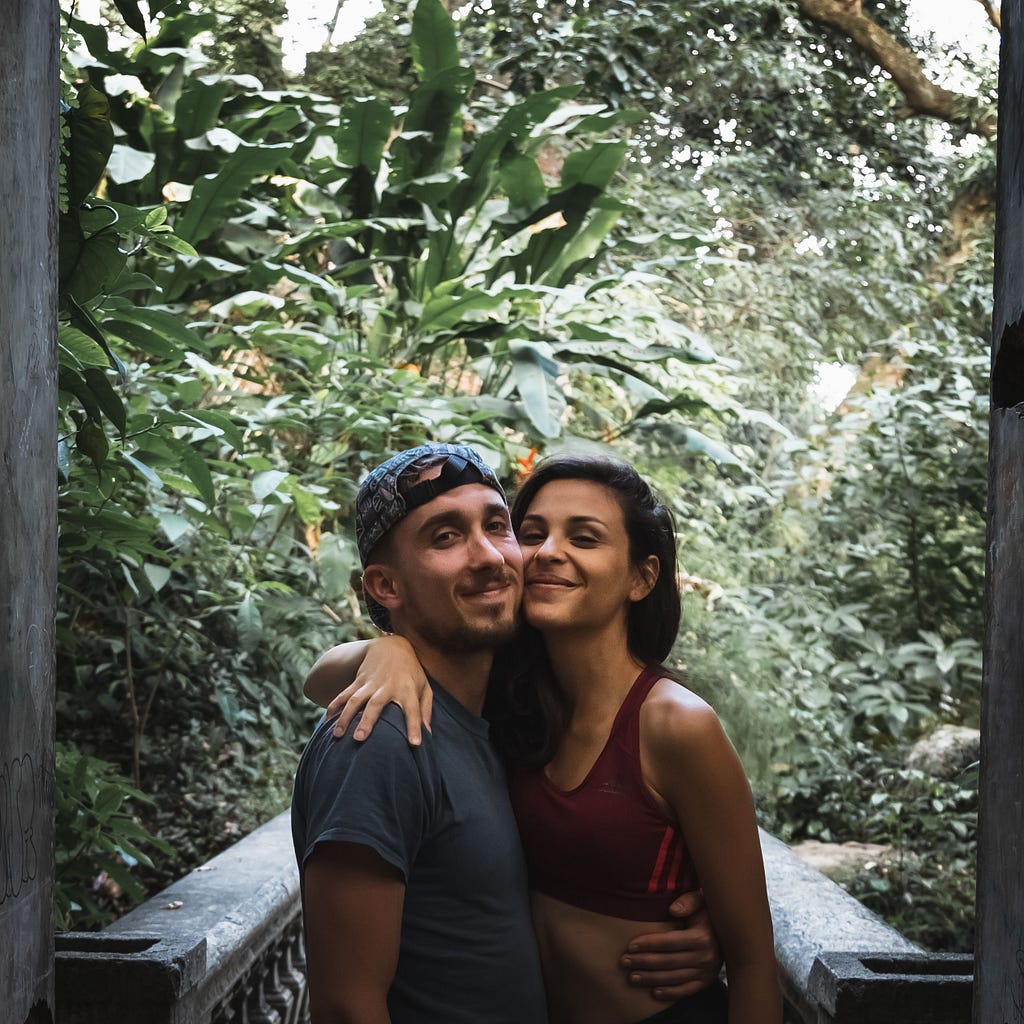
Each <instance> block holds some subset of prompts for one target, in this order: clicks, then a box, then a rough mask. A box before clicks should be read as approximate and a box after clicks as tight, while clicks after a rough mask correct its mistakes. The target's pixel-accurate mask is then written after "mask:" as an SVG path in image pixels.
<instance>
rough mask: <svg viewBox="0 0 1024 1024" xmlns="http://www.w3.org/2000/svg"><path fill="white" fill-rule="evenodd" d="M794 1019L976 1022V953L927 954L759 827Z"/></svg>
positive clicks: (815, 1023)
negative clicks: (973, 1003)
mask: <svg viewBox="0 0 1024 1024" xmlns="http://www.w3.org/2000/svg"><path fill="white" fill-rule="evenodd" d="M761 852H762V853H763V855H764V867H765V876H766V877H767V880H768V899H769V901H770V903H771V908H772V923H773V925H774V927H775V955H776V958H777V959H778V961H779V972H780V974H781V975H782V984H783V991H784V993H785V997H786V1013H787V1020H789V1021H791V1022H793V1024H797V1022H799V1024H970V1020H971V987H972V986H971V977H972V971H973V962H972V958H971V957H970V956H961V955H958V954H938V953H924V952H922V951H921V949H920V948H919V947H917V946H915V945H914V944H913V943H912V942H910V941H908V940H907V939H906V938H904V937H903V936H902V935H901V934H900V933H899V932H898V931H896V930H895V929H894V928H891V927H890V926H889V925H887V924H886V923H885V922H884V921H883V920H882V919H881V918H880V917H878V916H877V915H876V914H873V913H872V912H871V911H870V910H868V909H867V907H865V906H864V905H863V904H862V903H860V902H858V901H857V900H855V899H854V898H853V897H852V896H850V895H849V893H847V892H846V891H845V890H844V889H842V888H841V887H840V886H838V885H836V883H835V882H833V881H832V880H831V879H829V878H826V877H825V876H824V875H823V874H821V872H820V871H818V870H817V869H816V868H813V867H811V865H809V864H806V863H805V862H804V861H802V860H800V858H799V857H797V856H796V854H794V853H793V852H792V851H791V850H790V849H789V848H788V847H787V846H786V845H785V843H781V842H779V840H778V839H776V838H775V837H774V836H771V835H769V834H768V833H767V832H764V831H763V830H762V832H761Z"/></svg>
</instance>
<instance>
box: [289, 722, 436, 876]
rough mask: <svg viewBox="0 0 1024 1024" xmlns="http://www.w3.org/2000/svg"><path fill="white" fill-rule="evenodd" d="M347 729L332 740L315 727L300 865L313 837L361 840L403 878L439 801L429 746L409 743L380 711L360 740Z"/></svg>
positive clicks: (316, 841) (306, 784)
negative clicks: (368, 730) (354, 737)
mask: <svg viewBox="0 0 1024 1024" xmlns="http://www.w3.org/2000/svg"><path fill="white" fill-rule="evenodd" d="M396 710H397V709H396ZM353 731H354V730H353V728H352V727H350V728H349V731H348V733H347V734H346V735H345V736H343V737H341V738H340V739H336V738H334V737H332V736H331V735H330V730H329V729H326V730H321V731H320V734H319V735H318V737H317V739H316V742H317V743H318V748H317V750H316V751H315V752H311V753H313V754H314V756H313V758H312V759H311V761H310V763H309V764H308V765H307V768H308V772H307V773H306V777H305V778H304V779H303V780H302V787H303V789H304V791H305V793H304V796H305V799H304V801H303V803H304V804H305V808H304V811H305V814H304V817H305V829H304V831H305V849H304V850H302V852H301V858H302V864H303V865H305V863H306V860H307V859H308V857H309V855H310V854H311V853H312V852H313V850H314V849H315V848H316V846H317V844H319V843H324V842H348V843H359V844H360V845H363V846H369V847H370V848H371V849H373V850H375V851H376V852H377V853H378V854H379V855H380V856H381V857H383V858H384V860H386V861H387V862H388V863H389V864H392V865H393V866H394V867H396V868H398V869H399V870H400V871H401V872H402V875H403V876H404V878H405V881H406V883H408V881H409V874H410V871H411V870H412V864H413V861H414V860H415V858H416V854H417V852H418V850H419V848H420V846H421V845H422V843H423V841H424V839H425V838H426V836H427V835H428V834H429V829H430V824H431V821H432V820H433V817H434V814H435V811H436V808H437V805H438V800H437V788H438V787H437V785H436V780H435V779H434V778H433V776H432V773H431V772H430V771H429V768H430V761H431V759H430V757H429V753H428V752H427V751H425V750H424V749H423V747H417V748H411V747H410V746H409V742H408V740H407V739H406V736H405V733H404V731H403V730H402V729H401V728H397V727H396V726H395V725H394V724H393V723H391V722H389V721H388V720H387V718H386V717H382V718H381V719H380V721H379V722H378V723H377V726H376V728H375V729H374V730H373V732H372V733H371V734H370V735H369V736H368V737H367V739H366V740H364V741H363V742H361V743H357V742H356V741H355V740H353V739H352V738H351V733H352V732H353Z"/></svg>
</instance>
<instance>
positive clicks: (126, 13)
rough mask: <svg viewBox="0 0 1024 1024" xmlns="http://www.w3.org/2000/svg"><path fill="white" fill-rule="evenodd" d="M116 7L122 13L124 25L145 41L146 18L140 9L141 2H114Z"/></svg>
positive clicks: (136, 0) (137, 0)
mask: <svg viewBox="0 0 1024 1024" xmlns="http://www.w3.org/2000/svg"><path fill="white" fill-rule="evenodd" d="M114 6H115V7H116V8H117V9H118V11H120V13H121V17H122V18H124V23H125V24H126V25H127V26H128V27H129V28H131V29H134V30H135V31H136V32H138V33H139V35H140V36H142V37H143V39H145V37H146V17H145V15H144V14H143V13H142V10H141V8H140V7H139V0H114Z"/></svg>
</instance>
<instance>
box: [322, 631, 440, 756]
mask: <svg viewBox="0 0 1024 1024" xmlns="http://www.w3.org/2000/svg"><path fill="white" fill-rule="evenodd" d="M388 704H397V705H398V706H399V707H400V708H401V709H402V711H403V712H404V713H405V732H406V735H407V737H408V739H409V743H410V745H411V746H414V747H415V746H419V744H420V743H421V742H422V736H423V734H422V728H423V726H426V727H427V729H429V728H430V715H431V712H432V710H433V706H434V691H433V690H431V688H430V683H429V682H428V681H427V676H426V673H425V672H424V671H423V666H422V665H421V664H420V662H419V659H418V658H417V657H416V652H415V651H414V650H413V648H412V645H411V644H410V643H409V641H408V640H406V639H404V637H400V636H385V637H380V638H378V639H376V640H371V641H370V642H369V644H368V645H367V650H366V656H365V657H364V658H363V662H362V664H361V665H360V666H359V671H358V672H357V673H356V677H355V679H354V680H353V682H352V683H351V684H350V685H349V686H347V687H346V688H345V689H344V690H342V691H341V693H339V694H338V696H337V697H335V698H334V700H332V701H331V703H330V704H328V705H327V715H328V717H330V716H331V715H337V716H338V720H337V721H336V722H335V723H334V735H335V736H344V735H345V732H346V730H347V729H348V727H349V725H351V724H352V720H353V719H354V718H355V716H356V715H357V714H359V712H360V710H362V712H363V716H362V718H360V720H359V724H358V725H357V726H356V731H355V732H354V733H353V734H352V736H353V738H354V739H357V740H365V739H366V737H367V736H369V735H370V733H371V732H373V727H374V725H375V724H376V722H377V719H378V718H380V715H381V712H382V711H383V710H384V708H386V707H387V706H388Z"/></svg>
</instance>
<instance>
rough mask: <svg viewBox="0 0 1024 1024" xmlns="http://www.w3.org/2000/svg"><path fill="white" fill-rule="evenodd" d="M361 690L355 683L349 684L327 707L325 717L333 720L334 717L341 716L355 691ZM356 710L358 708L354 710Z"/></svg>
mask: <svg viewBox="0 0 1024 1024" xmlns="http://www.w3.org/2000/svg"><path fill="white" fill-rule="evenodd" d="M359 689H362V687H360V686H359V685H358V684H357V683H349V684H348V686H346V687H345V689H344V690H342V691H341V693H339V694H338V696H337V697H335V698H334V700H332V701H331V703H330V704H328V705H327V717H328V718H333V717H334V716H335V715H339V714H341V712H342V711H343V710H344V709H345V705H346V704H347V703H348V702H349V700H350V699H351V697H352V694H354V693H355V692H356V691H357V690H359ZM356 710H358V706H357V708H356Z"/></svg>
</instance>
